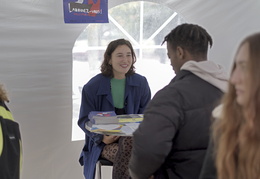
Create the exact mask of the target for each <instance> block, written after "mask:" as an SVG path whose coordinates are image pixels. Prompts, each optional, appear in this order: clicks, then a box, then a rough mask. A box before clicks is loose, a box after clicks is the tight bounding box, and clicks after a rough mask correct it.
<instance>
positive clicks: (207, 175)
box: [199, 140, 217, 179]
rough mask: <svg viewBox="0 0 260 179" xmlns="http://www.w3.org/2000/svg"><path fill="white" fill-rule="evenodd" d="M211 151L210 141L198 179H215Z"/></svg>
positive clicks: (212, 146) (213, 160) (211, 143)
mask: <svg viewBox="0 0 260 179" xmlns="http://www.w3.org/2000/svg"><path fill="white" fill-rule="evenodd" d="M213 149H214V145H213V142H212V140H210V142H209V146H208V149H207V153H206V156H205V159H204V163H203V166H202V169H201V172H200V177H199V179H216V178H217V173H216V167H215V159H214V155H213Z"/></svg>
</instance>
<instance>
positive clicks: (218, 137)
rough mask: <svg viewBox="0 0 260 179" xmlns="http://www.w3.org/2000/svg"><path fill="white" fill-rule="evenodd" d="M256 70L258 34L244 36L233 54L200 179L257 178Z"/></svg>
mask: <svg viewBox="0 0 260 179" xmlns="http://www.w3.org/2000/svg"><path fill="white" fill-rule="evenodd" d="M259 69H260V33H259V32H258V33H255V34H252V35H250V36H247V37H246V38H245V39H244V40H243V41H242V42H241V44H240V46H239V48H238V51H237V53H236V55H235V60H234V64H233V68H232V72H231V77H230V81H229V88H228V92H227V93H226V94H225V95H224V96H223V99H222V104H221V105H220V106H219V107H218V108H216V111H218V112H215V115H214V122H213V125H212V138H211V139H212V140H211V142H210V144H211V145H209V149H208V152H207V155H206V158H205V161H204V165H203V168H202V172H201V176H200V179H226V178H228V179H259V178H260V169H259V167H260V150H259V149H260V71H259ZM214 111H215V110H214ZM213 114H214V113H213Z"/></svg>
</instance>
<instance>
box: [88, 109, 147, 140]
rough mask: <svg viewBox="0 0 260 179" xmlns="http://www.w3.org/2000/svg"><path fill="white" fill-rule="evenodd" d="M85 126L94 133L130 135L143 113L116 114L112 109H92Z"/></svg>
mask: <svg viewBox="0 0 260 179" xmlns="http://www.w3.org/2000/svg"><path fill="white" fill-rule="evenodd" d="M89 119H90V121H89V122H88V123H87V124H86V128H87V129H88V130H89V131H91V132H95V133H101V134H107V135H127V136H131V135H132V134H133V132H134V131H135V130H136V129H137V128H138V126H139V124H140V122H141V121H142V120H143V114H124V115H116V114H114V111H105V112H104V111H103V112H102V111H93V112H91V113H90V114H89Z"/></svg>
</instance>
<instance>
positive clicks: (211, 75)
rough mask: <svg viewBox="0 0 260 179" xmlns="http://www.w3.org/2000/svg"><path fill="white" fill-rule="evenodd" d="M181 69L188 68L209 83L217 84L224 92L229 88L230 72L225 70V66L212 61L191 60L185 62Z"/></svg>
mask: <svg viewBox="0 0 260 179" xmlns="http://www.w3.org/2000/svg"><path fill="white" fill-rule="evenodd" d="M181 70H187V71H190V72H191V73H193V74H195V75H196V76H198V77H200V78H201V79H203V80H205V81H207V82H208V83H210V84H212V85H214V86H216V87H217V88H219V89H220V90H221V91H223V92H224V93H225V92H226V91H227V88H228V74H227V73H226V72H225V71H224V69H223V67H222V66H221V65H219V64H216V63H214V62H212V61H201V62H197V61H193V60H190V61H188V62H186V63H184V64H183V65H182V67H181Z"/></svg>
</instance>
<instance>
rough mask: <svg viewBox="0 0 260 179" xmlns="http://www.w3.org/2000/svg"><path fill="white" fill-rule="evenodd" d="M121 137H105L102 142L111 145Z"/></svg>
mask: <svg viewBox="0 0 260 179" xmlns="http://www.w3.org/2000/svg"><path fill="white" fill-rule="evenodd" d="M119 137H120V136H114V135H104V136H103V140H102V142H104V143H105V144H111V143H114V142H116V141H117V140H118V139H119Z"/></svg>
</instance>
